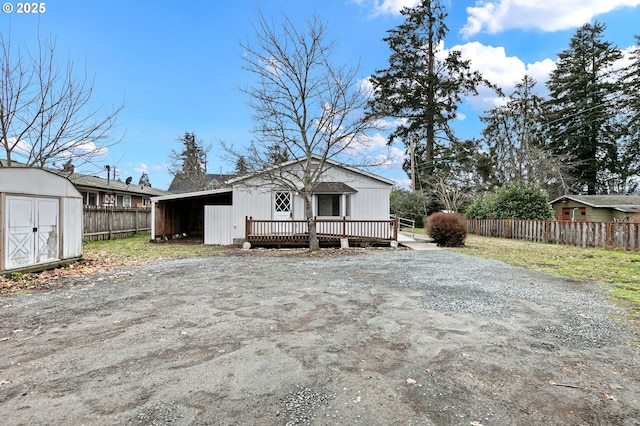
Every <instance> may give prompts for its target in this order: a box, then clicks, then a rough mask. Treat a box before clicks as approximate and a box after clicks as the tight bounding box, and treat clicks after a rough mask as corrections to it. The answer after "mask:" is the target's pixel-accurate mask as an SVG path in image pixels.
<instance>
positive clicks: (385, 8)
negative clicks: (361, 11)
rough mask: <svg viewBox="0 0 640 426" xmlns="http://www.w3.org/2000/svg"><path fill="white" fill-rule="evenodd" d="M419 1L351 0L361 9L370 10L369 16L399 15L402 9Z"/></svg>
mask: <svg viewBox="0 0 640 426" xmlns="http://www.w3.org/2000/svg"><path fill="white" fill-rule="evenodd" d="M419 1H420V0H353V2H354V3H356V4H358V5H359V6H361V7H363V8H367V9H370V10H371V13H370V15H371V16H379V15H399V14H400V10H402V8H404V7H414V6H415V5H417V4H418V3H419Z"/></svg>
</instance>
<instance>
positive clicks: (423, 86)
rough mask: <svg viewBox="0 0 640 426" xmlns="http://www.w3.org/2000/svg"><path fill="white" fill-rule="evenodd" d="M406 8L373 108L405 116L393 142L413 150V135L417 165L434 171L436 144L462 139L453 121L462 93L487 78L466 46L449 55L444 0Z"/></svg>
mask: <svg viewBox="0 0 640 426" xmlns="http://www.w3.org/2000/svg"><path fill="white" fill-rule="evenodd" d="M400 13H401V14H402V15H404V16H405V21H404V23H402V24H401V25H399V26H398V27H396V28H394V29H392V30H389V31H388V36H387V37H386V38H385V39H384V41H385V42H387V43H388V44H389V48H390V49H391V55H390V57H389V67H388V68H387V69H383V70H378V71H376V74H375V75H373V76H372V77H371V82H372V84H373V88H374V94H373V99H372V100H371V101H370V102H369V114H370V115H372V116H375V117H393V118H398V119H402V120H404V122H405V123H406V124H402V125H400V126H398V127H397V128H396V130H395V131H394V132H393V133H392V134H391V135H390V136H389V143H391V142H393V140H394V139H395V138H402V139H403V140H404V141H405V144H406V145H407V147H408V150H409V151H412V149H411V148H410V144H411V142H410V141H413V143H415V147H414V148H415V149H414V150H413V151H414V152H413V155H414V157H415V158H416V163H417V164H416V166H417V167H416V169H417V170H418V171H421V172H422V173H424V174H425V175H426V176H429V175H431V174H433V172H434V170H435V169H436V165H435V164H434V161H435V160H436V150H437V149H438V148H439V147H442V146H448V145H449V144H450V143H452V142H455V141H456V137H455V134H454V132H453V129H452V128H451V126H450V122H451V121H452V120H453V119H455V118H456V115H457V111H458V105H459V103H460V102H461V100H462V97H463V96H465V95H468V94H477V87H478V86H479V85H481V84H483V83H487V82H486V81H485V80H484V79H483V78H482V75H481V74H480V73H479V72H477V71H472V70H471V64H470V61H468V60H463V59H462V58H461V53H460V51H456V50H452V51H449V52H448V54H447V55H444V52H443V51H442V47H443V41H444V38H445V36H446V34H447V32H448V28H447V26H446V24H445V18H446V17H447V12H446V9H445V7H444V6H443V5H442V4H441V2H440V1H439V0H421V1H420V2H419V3H418V5H416V6H415V7H413V8H403V9H402V10H401V12H400ZM487 84H488V83H487Z"/></svg>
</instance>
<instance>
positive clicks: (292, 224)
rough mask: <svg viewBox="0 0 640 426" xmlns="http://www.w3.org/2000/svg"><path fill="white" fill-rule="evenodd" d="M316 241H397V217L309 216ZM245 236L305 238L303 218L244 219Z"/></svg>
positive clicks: (298, 240)
mask: <svg viewBox="0 0 640 426" xmlns="http://www.w3.org/2000/svg"><path fill="white" fill-rule="evenodd" d="M313 220H314V222H315V227H316V234H317V235H318V238H319V239H320V241H321V242H322V241H324V242H336V241H338V242H339V241H340V238H348V239H349V240H353V241H356V242H390V241H397V240H398V220H397V219H389V220H350V219H346V218H342V219H317V218H314V219H313ZM245 226H246V229H245V231H246V232H245V235H246V239H247V240H248V241H250V242H256V243H272V244H299V243H304V242H308V241H309V226H308V223H307V221H306V220H256V219H253V218H251V217H247V218H246V224H245Z"/></svg>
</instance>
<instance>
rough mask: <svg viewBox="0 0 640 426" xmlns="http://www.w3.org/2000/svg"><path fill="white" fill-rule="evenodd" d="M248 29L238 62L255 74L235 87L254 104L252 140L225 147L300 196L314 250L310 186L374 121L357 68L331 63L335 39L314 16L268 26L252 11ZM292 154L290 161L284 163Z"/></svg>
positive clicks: (354, 149)
mask: <svg viewBox="0 0 640 426" xmlns="http://www.w3.org/2000/svg"><path fill="white" fill-rule="evenodd" d="M254 29H255V37H256V38H255V41H254V42H253V43H245V44H242V47H243V48H244V50H245V52H244V59H245V67H244V68H245V69H246V70H248V71H249V72H251V73H252V74H253V75H254V76H256V77H257V81H256V83H255V84H254V85H252V86H251V87H247V88H243V89H241V90H242V91H243V92H244V93H246V94H247V95H248V96H249V99H250V102H249V103H250V106H251V107H252V108H253V111H254V115H253V119H254V121H255V128H254V135H255V140H254V142H253V143H252V144H251V145H250V146H249V147H248V148H247V149H246V150H245V151H243V152H237V151H236V152H234V150H233V149H232V148H230V147H227V149H228V150H229V151H230V152H231V153H232V154H234V155H235V157H236V158H240V156H242V157H243V158H244V160H245V164H246V167H247V169H248V171H249V172H253V173H258V174H259V176H260V177H261V178H262V179H261V181H262V182H264V184H266V185H269V186H272V187H273V186H278V187H280V188H282V189H284V190H289V191H292V192H296V193H298V194H300V195H301V197H302V198H303V199H304V205H305V215H306V219H307V221H308V226H309V249H311V250H314V249H317V248H318V247H319V242H318V238H317V235H316V230H315V224H314V221H313V211H312V199H313V198H312V197H313V189H314V187H315V186H316V185H317V184H318V183H319V182H320V181H321V179H322V175H323V174H324V173H325V172H326V171H327V170H328V169H329V168H330V167H332V164H331V163H332V161H340V160H341V159H344V158H349V157H350V158H351V160H349V161H350V162H352V163H353V162H355V161H354V158H356V157H357V156H358V149H359V148H361V147H362V144H364V143H365V141H366V137H365V136H366V135H365V134H366V132H367V131H368V130H371V129H373V128H374V123H375V121H374V119H372V118H367V117H365V115H364V108H365V106H366V102H367V99H368V94H367V93H364V92H363V91H361V90H360V88H359V85H358V71H359V67H353V66H334V65H333V64H332V61H331V53H332V50H333V49H334V47H335V43H334V42H333V41H329V40H328V39H327V37H328V34H327V29H326V26H325V23H324V22H322V21H321V20H320V19H319V18H318V17H317V16H313V17H312V18H311V19H309V20H307V21H306V22H305V26H304V28H302V29H301V28H297V27H296V25H294V23H293V22H292V21H291V20H290V19H289V18H288V17H286V16H284V19H283V22H282V23H281V24H280V25H279V26H277V27H276V25H275V24H274V23H273V22H272V21H268V20H267V19H265V17H264V16H263V15H262V14H259V17H258V20H257V22H256V23H255V24H254ZM274 147H277V149H276V151H277V154H278V156H277V157H278V158H282V159H289V158H290V159H292V160H291V161H285V162H280V161H276V162H275V163H276V164H274ZM360 155H361V154H360ZM360 158H361V157H360ZM296 160H299V161H298V162H297V163H296V165H297V166H296V167H290V166H291V162H292V161H296ZM342 162H344V161H342Z"/></svg>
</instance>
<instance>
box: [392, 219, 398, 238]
mask: <svg viewBox="0 0 640 426" xmlns="http://www.w3.org/2000/svg"><path fill="white" fill-rule="evenodd" d="M393 221H394V222H395V223H394V224H393V239H394V241H398V216H396V217H395V218H394V219H393Z"/></svg>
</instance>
